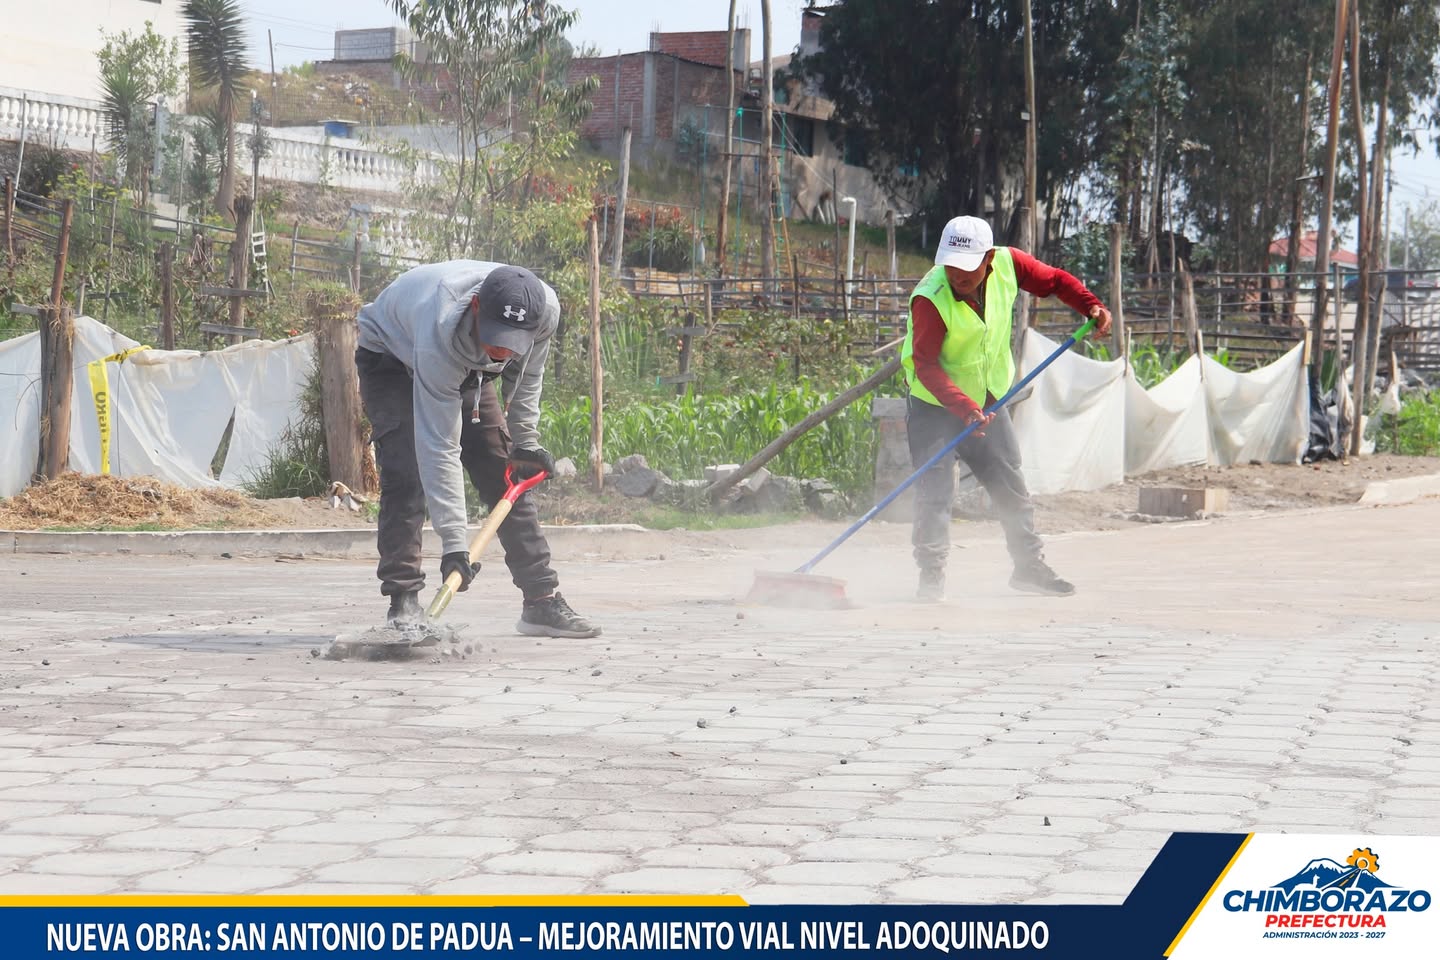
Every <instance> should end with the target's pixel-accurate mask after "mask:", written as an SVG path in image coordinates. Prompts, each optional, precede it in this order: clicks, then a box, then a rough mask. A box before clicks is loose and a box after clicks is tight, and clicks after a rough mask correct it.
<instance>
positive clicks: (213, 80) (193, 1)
mask: <svg viewBox="0 0 1440 960" xmlns="http://www.w3.org/2000/svg"><path fill="white" fill-rule="evenodd" d="M182 14H183V16H184V18H185V23H186V32H187V36H188V38H189V50H190V74H191V78H192V82H193V83H194V84H195V85H196V86H198V87H202V88H207V89H214V91H215V94H216V101H217V106H218V109H219V114H220V118H221V120H222V121H223V122H224V124H225V136H224V141H223V143H222V144H221V148H222V149H221V152H222V160H221V164H220V185H219V187H218V189H217V191H216V194H215V207H216V209H217V210H218V211H219V212H220V213H221V215H222V216H225V217H227V218H229V219H230V220H234V219H235V209H234V199H235V108H236V97H237V96H238V94H239V92H240V83H241V80H242V79H243V77H244V75H245V72H246V71H245V43H246V40H245V25H244V19H243V15H242V13H241V10H240V4H239V0H185V6H184V7H183V8H182Z"/></svg>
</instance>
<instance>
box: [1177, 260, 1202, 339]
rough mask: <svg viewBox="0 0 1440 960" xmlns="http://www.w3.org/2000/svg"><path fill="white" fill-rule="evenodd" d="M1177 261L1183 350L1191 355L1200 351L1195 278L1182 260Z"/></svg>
mask: <svg viewBox="0 0 1440 960" xmlns="http://www.w3.org/2000/svg"><path fill="white" fill-rule="evenodd" d="M1177 263H1178V265H1179V267H1180V287H1181V292H1180V298H1181V299H1180V302H1181V305H1182V307H1183V310H1184V314H1185V350H1186V352H1188V353H1190V354H1191V355H1192V356H1193V355H1194V354H1197V353H1199V352H1200V311H1199V308H1198V307H1196V305H1195V280H1194V278H1193V277H1191V276H1190V267H1189V265H1188V264H1187V263H1186V262H1185V261H1184V260H1179V261H1177Z"/></svg>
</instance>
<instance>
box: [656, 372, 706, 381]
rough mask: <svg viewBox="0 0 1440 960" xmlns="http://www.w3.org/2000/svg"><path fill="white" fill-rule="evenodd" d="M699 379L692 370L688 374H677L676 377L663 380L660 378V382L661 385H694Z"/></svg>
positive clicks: (663, 378)
mask: <svg viewBox="0 0 1440 960" xmlns="http://www.w3.org/2000/svg"><path fill="white" fill-rule="evenodd" d="M698 377H699V375H698V374H696V373H695V371H693V370H691V371H689V372H688V373H677V374H675V375H674V376H671V377H661V378H660V382H661V383H693V382H694V381H695V380H697V379H698Z"/></svg>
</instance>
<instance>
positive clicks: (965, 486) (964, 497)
mask: <svg viewBox="0 0 1440 960" xmlns="http://www.w3.org/2000/svg"><path fill="white" fill-rule="evenodd" d="M950 515H951V516H952V517H958V518H960V519H963V520H993V519H995V509H994V505H993V504H992V503H991V502H990V494H988V493H986V492H985V488H984V487H982V486H980V484H979V483H978V482H976V480H975V478H974V477H966V478H965V479H964V480H961V481H960V482H959V483H958V484H956V489H955V499H954V500H952V501H951V503H950Z"/></svg>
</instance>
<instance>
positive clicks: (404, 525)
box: [355, 347, 560, 600]
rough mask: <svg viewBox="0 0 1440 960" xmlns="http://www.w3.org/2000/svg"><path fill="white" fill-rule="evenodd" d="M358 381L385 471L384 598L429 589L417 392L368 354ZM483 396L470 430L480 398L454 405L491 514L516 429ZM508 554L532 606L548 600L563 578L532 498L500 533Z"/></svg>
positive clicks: (358, 356) (473, 475) (485, 389)
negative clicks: (423, 538)
mask: <svg viewBox="0 0 1440 960" xmlns="http://www.w3.org/2000/svg"><path fill="white" fill-rule="evenodd" d="M355 366H356V369H357V370H359V373H360V399H361V400H362V401H363V402H364V404H365V415H366V416H367V417H368V418H369V419H370V426H371V439H373V440H374V441H375V466H376V467H377V468H378V469H379V471H380V520H379V531H378V535H377V538H376V539H377V545H378V547H379V550H380V565H379V566H378V567H377V568H376V571H375V572H376V575H377V576H378V577H379V578H380V592H381V593H382V594H384V595H385V596H391V595H393V594H397V593H410V592H413V591H416V590H419V589H421V588H422V587H424V586H425V572H424V570H422V569H421V566H420V535H421V531H422V530H423V529H424V526H425V489H424V487H423V486H421V484H420V466H419V464H418V462H417V461H416V459H415V408H414V398H413V395H412V391H413V389H414V387H413V384H412V382H411V378H410V371H409V370H408V369H407V368H406V367H405V364H403V363H401V362H400V361H399V360H397V359H395V358H394V357H392V356H390V355H389V354H387V353H376V352H374V351H371V350H366V349H365V348H364V347H361V348H360V349H358V350H356V351H355ZM479 390H480V416H479V422H478V423H472V422H471V411H472V409H473V407H474V404H475V399H474V394H473V393H467V394H466V395H465V396H463V397H458V396H457V397H456V398H455V412H456V415H457V416H460V417H461V423H462V428H461V431H460V463H461V464H462V465H463V466H464V467H465V472H466V473H468V474H469V475H470V482H471V483H473V484H475V490H476V492H477V493H479V494H480V499H481V500H483V501H484V502H485V503H486V504H488V505H489V506H491V507H493V506H495V504H497V503H499V502H500V498H501V497H503V496H504V495H505V464H506V462H507V461H508V460H509V458H510V429H509V427H507V426H506V424H505V413H504V411H503V410H501V409H500V397H499V395H497V394H496V392H495V386H494V384H492V383H485V384H482V385H481V386H480V387H479ZM497 536H498V537H499V539H500V545H501V546H502V547H504V548H505V565H506V566H508V567H509V568H510V576H511V578H512V579H513V580H514V581H515V586H517V587H519V588H520V590H521V592H523V593H524V595H525V599H526V600H534V599H537V598H539V597H545V596H549V595H550V594H552V593H554V592H555V588H556V586H558V585H559V582H560V578H559V577H558V576H557V575H556V573H555V571H554V570H553V569H552V568H551V567H550V545H549V544H548V543H547V542H546V541H545V535H544V534H543V533H541V532H540V521H539V518H538V516H537V514H536V510H535V504H534V503H532V502H531V501H530V497H529V496H528V495H526V496H522V497H521V498H520V499H519V501H518V502H516V504H515V506H514V508H513V509H511V511H510V515H509V516H508V517H506V518H505V522H504V523H502V524H500V529H499V531H498V532H497Z"/></svg>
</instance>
